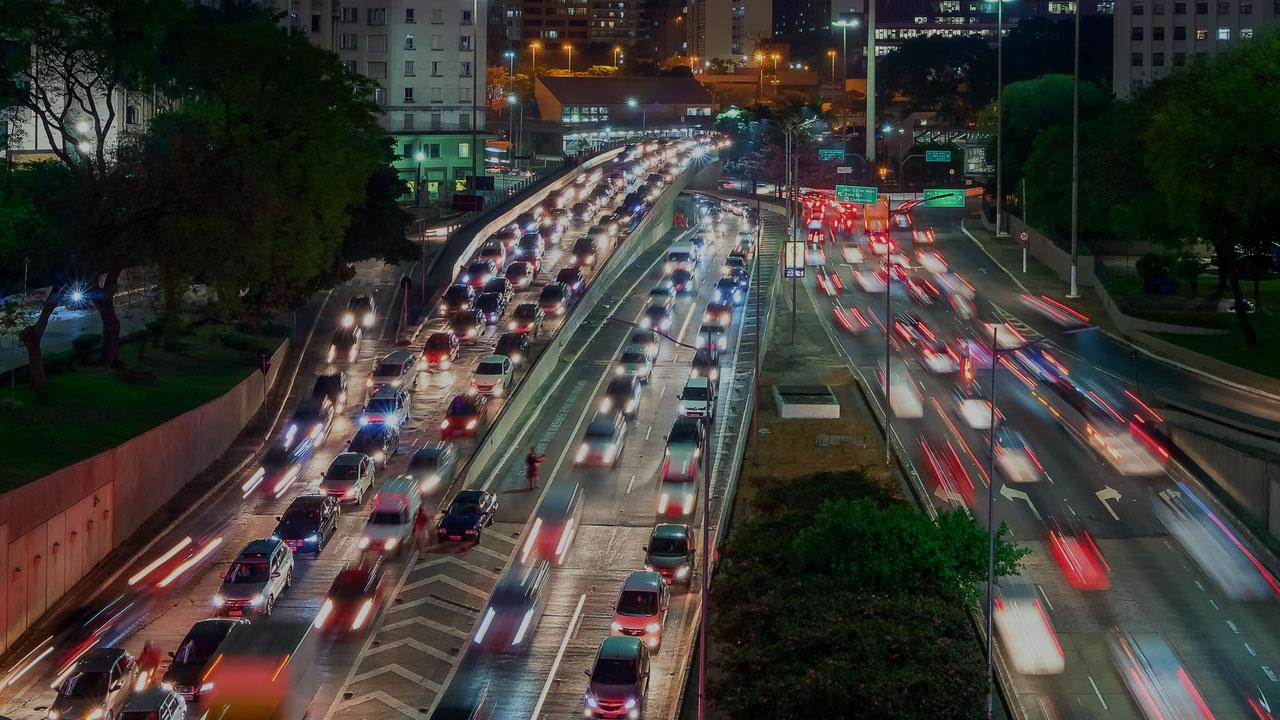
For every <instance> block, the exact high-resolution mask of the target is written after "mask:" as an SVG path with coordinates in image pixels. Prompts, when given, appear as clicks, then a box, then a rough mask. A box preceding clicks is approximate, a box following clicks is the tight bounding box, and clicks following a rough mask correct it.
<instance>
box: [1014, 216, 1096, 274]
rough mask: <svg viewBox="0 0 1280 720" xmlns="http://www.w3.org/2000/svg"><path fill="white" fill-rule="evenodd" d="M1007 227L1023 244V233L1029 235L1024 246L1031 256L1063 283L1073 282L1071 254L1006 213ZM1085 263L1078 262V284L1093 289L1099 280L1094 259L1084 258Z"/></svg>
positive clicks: (1017, 218)
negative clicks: (1094, 266)
mask: <svg viewBox="0 0 1280 720" xmlns="http://www.w3.org/2000/svg"><path fill="white" fill-rule="evenodd" d="M1004 218H1005V223H1006V225H1005V227H1006V228H1007V230H1008V232H1009V235H1011V236H1012V237H1013V238H1014V239H1015V240H1017V241H1018V242H1020V243H1021V242H1022V240H1021V238H1022V233H1024V232H1025V233H1026V234H1027V241H1026V242H1025V243H1023V244H1025V245H1026V246H1027V249H1028V251H1029V252H1030V253H1031V256H1032V257H1034V258H1035V259H1037V260H1039V261H1040V262H1041V263H1044V265H1045V266H1046V267H1048V268H1049V269H1050V270H1052V271H1053V273H1054V274H1055V275H1057V276H1058V279H1059V280H1062V281H1063V282H1071V253H1069V252H1067V251H1066V250H1063V249H1062V248H1060V247H1058V245H1057V244H1056V243H1054V242H1053V241H1052V240H1050V239H1049V238H1047V237H1045V236H1044V235H1042V234H1040V232H1039V231H1038V230H1036V229H1035V228H1033V227H1031V226H1030V225H1028V224H1026V223H1024V222H1022V218H1020V217H1017V216H1015V215H1010V214H1008V213H1005V216H1004ZM1084 257H1085V262H1079V261H1078V260H1077V263H1076V265H1077V268H1076V284H1077V285H1081V286H1084V287H1093V286H1095V285H1097V284H1098V281H1097V278H1095V277H1094V275H1093V263H1092V262H1091V260H1092V258H1090V257H1089V256H1084Z"/></svg>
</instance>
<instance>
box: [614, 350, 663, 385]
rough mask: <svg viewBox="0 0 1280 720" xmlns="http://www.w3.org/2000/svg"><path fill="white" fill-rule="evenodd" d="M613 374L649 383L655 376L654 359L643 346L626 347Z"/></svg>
mask: <svg viewBox="0 0 1280 720" xmlns="http://www.w3.org/2000/svg"><path fill="white" fill-rule="evenodd" d="M613 372H614V374H615V375H617V376H619V377H633V378H637V379H639V380H640V382H648V381H649V377H650V376H651V375H652V374H653V358H651V357H649V352H648V350H647V349H646V348H645V346H643V345H624V346H623V347H622V353H621V354H620V355H619V356H618V362H617V364H616V365H614V368H613Z"/></svg>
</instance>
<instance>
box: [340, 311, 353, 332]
mask: <svg viewBox="0 0 1280 720" xmlns="http://www.w3.org/2000/svg"><path fill="white" fill-rule="evenodd" d="M355 324H356V316H355V315H352V314H351V313H347V314H346V315H343V316H342V327H344V328H349V327H351V326H352V325H355Z"/></svg>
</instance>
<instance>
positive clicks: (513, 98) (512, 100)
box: [507, 93, 524, 167]
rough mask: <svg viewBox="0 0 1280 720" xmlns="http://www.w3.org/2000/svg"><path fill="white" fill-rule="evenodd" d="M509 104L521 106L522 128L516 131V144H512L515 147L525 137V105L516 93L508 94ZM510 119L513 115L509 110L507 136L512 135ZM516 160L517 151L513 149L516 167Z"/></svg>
mask: <svg viewBox="0 0 1280 720" xmlns="http://www.w3.org/2000/svg"><path fill="white" fill-rule="evenodd" d="M507 105H515V106H516V107H518V108H520V129H519V130H518V131H516V134H515V136H514V137H515V138H516V144H515V145H512V147H513V148H515V147H517V146H518V144H519V143H520V142H521V141H522V140H523V139H524V105H523V104H521V102H520V99H519V98H517V97H516V96H515V94H514V93H513V94H511V95H508V96H507ZM510 121H511V115H510V111H508V114H507V122H508V128H507V136H508V137H511V128H510ZM516 162H517V161H516V153H515V152H514V151H513V152H512V154H511V166H512V167H515V166H516Z"/></svg>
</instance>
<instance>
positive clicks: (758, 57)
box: [751, 50, 764, 104]
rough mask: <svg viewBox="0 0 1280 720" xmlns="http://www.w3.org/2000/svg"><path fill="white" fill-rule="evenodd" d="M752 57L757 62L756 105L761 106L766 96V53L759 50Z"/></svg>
mask: <svg viewBox="0 0 1280 720" xmlns="http://www.w3.org/2000/svg"><path fill="white" fill-rule="evenodd" d="M751 57H752V59H754V60H755V61H756V104H759V103H760V96H761V95H763V94H764V53H762V52H760V51H758V50H757V51H756V54H755V55H752V56H751Z"/></svg>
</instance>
